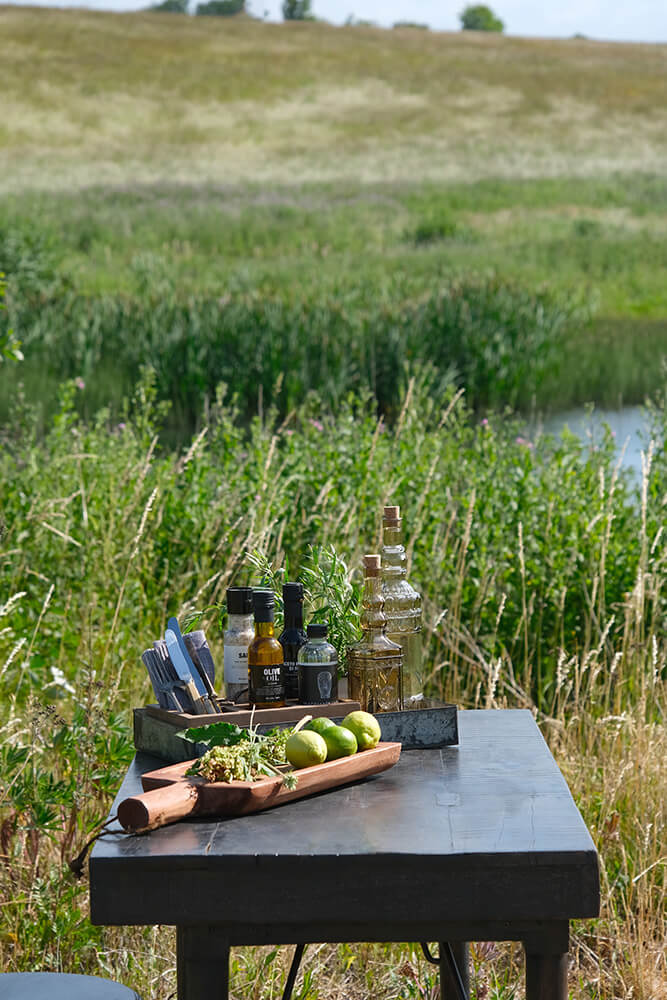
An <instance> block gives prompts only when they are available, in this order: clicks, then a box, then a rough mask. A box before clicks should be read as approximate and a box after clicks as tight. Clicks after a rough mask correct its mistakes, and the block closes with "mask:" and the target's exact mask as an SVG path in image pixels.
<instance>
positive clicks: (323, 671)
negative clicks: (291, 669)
mask: <svg viewBox="0 0 667 1000" xmlns="http://www.w3.org/2000/svg"><path fill="white" fill-rule="evenodd" d="M337 700H338V662H337V661H336V660H334V661H333V662H331V663H300V664H299V701H300V702H301V704H302V705H326V704H328V703H329V702H330V701H337Z"/></svg>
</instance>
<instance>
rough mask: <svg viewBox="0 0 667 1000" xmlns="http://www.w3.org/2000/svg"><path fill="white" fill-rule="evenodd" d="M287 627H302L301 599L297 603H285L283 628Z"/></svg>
mask: <svg viewBox="0 0 667 1000" xmlns="http://www.w3.org/2000/svg"><path fill="white" fill-rule="evenodd" d="M288 628H296V629H302V628H303V604H302V603H301V601H299V602H298V604H286V605H285V629H288Z"/></svg>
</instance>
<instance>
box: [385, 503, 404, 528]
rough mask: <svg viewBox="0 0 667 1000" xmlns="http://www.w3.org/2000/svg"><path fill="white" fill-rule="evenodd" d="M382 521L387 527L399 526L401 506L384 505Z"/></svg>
mask: <svg viewBox="0 0 667 1000" xmlns="http://www.w3.org/2000/svg"><path fill="white" fill-rule="evenodd" d="M382 523H383V524H384V525H385V527H387V528H396V527H400V524H401V508H400V507H385V508H384V514H383V516H382Z"/></svg>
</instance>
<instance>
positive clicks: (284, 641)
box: [278, 583, 306, 700]
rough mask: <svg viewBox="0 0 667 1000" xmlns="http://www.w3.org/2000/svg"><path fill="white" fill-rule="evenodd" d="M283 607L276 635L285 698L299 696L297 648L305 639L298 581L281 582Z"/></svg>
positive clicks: (301, 591)
mask: <svg viewBox="0 0 667 1000" xmlns="http://www.w3.org/2000/svg"><path fill="white" fill-rule="evenodd" d="M283 607H284V609H285V625H284V628H283V630H282V632H281V633H280V636H279V637H278V641H279V643H280V645H281V646H282V647H283V657H284V671H283V677H284V680H285V698H286V699H288V700H289V699H290V698H293V699H297V698H298V697H299V667H298V655H299V650H300V649H301V647H302V646H303V645H304V643H305V641H306V633H305V632H304V630H303V585H302V584H300V583H284V584H283Z"/></svg>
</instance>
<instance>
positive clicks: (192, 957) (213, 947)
mask: <svg viewBox="0 0 667 1000" xmlns="http://www.w3.org/2000/svg"><path fill="white" fill-rule="evenodd" d="M176 965H177V974H178V1000H227V998H228V996H229V942H228V941H226V940H225V939H224V938H222V937H221V936H220V933H219V932H218V930H217V929H216V928H215V927H212V926H210V925H209V924H196V925H192V926H187V927H177V928H176Z"/></svg>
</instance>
